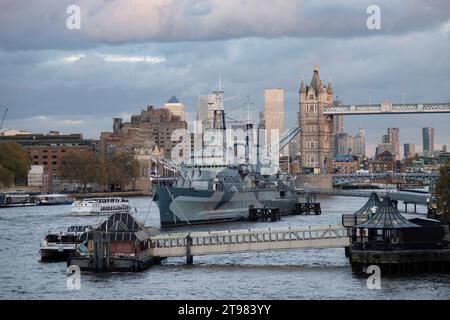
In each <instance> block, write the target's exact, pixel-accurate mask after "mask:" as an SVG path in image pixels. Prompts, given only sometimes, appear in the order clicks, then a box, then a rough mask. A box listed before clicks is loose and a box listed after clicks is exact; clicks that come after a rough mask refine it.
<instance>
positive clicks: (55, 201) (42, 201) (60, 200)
mask: <svg viewBox="0 0 450 320" xmlns="http://www.w3.org/2000/svg"><path fill="white" fill-rule="evenodd" d="M36 200H37V203H38V205H40V206H58V205H69V204H72V203H73V200H71V199H70V197H69V196H68V195H66V194H42V195H38V196H36Z"/></svg>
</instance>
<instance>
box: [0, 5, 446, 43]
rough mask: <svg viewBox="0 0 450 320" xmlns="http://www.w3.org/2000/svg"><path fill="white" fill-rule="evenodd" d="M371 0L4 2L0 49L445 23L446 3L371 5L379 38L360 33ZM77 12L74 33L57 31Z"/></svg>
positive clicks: (347, 32)
mask: <svg viewBox="0 0 450 320" xmlns="http://www.w3.org/2000/svg"><path fill="white" fill-rule="evenodd" d="M372 3H373V1H372V0H350V1H344V0H245V1H243V0H226V1H225V0H200V1H193V0H152V1H148V0H136V1H133V2H132V3H130V2H129V1H127V0H116V1H102V0H91V1H88V0H78V1H76V0H61V1H52V0H39V1H37V0H32V1H23V0H22V1H11V0H6V1H3V2H2V3H1V4H0V9H1V10H0V30H1V31H0V43H1V47H3V48H5V49H8V50H14V49H27V48H35V49H49V48H50V49H76V48H89V47H95V46H97V45H98V44H100V43H103V44H114V45H117V44H126V43H129V42H146V41H157V42H172V41H205V40H224V39H234V38H245V37H263V38H276V37H282V36H290V37H297V38H311V37H329V38H332V37H342V38H345V37H353V36H376V35H389V34H403V33H411V32H414V31H418V30H426V29H430V28H433V27H436V26H437V25H440V24H442V23H445V22H446V21H448V20H449V18H450V14H449V12H450V3H449V2H447V1H438V0H409V1H406V0H403V1H395V2H394V1H388V0H379V1H377V4H378V5H379V6H380V7H381V13H382V16H381V17H382V30H376V31H370V30H368V29H367V28H366V19H367V17H368V15H367V13H366V8H367V7H368V6H369V5H371V4H372ZM70 4H78V5H79V6H80V7H81V12H82V28H81V30H79V31H73V30H72V31H71V30H68V29H67V28H66V27H65V22H66V19H67V14H66V11H65V10H66V8H67V6H68V5H70Z"/></svg>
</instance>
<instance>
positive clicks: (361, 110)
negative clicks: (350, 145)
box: [323, 101, 450, 115]
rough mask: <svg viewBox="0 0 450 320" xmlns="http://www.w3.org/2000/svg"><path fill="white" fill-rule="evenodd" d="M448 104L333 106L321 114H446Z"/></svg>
mask: <svg viewBox="0 0 450 320" xmlns="http://www.w3.org/2000/svg"><path fill="white" fill-rule="evenodd" d="M447 112H450V103H395V104H393V103H390V102H389V101H385V102H384V103H382V104H359V105H335V106H329V107H325V108H324V111H323V113H324V114H328V115H340V114H342V115H369V114H405V113H410V114H414V113H418V114H428V113H447Z"/></svg>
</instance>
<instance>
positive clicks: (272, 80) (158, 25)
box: [0, 0, 450, 154]
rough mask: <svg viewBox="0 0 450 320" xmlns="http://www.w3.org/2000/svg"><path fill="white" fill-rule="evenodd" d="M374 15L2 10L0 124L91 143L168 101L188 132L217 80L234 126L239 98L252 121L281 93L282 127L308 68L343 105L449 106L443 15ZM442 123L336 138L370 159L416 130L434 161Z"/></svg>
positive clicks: (448, 27)
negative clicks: (388, 137)
mask: <svg viewBox="0 0 450 320" xmlns="http://www.w3.org/2000/svg"><path fill="white" fill-rule="evenodd" d="M372 2H373V1H366V0H360V1H344V0H316V1H310V0H298V1H296V0H273V1H267V0H266V1H264V0H259V1H256V0H247V1H244V2H242V1H239V0H227V1H220V0H197V1H194V0H158V1H144V0H137V1H133V5H131V4H130V2H129V1H125V0H116V1H102V0H92V1H84V0H80V1H75V0H70V1H66V0H61V1H57V2H55V1H51V0H40V1H37V0H32V1H3V2H1V3H0V115H3V111H4V108H5V107H8V108H9V113H8V117H7V119H6V121H5V125H4V126H5V128H13V129H26V130H29V131H32V132H48V131H50V130H60V131H63V132H67V133H78V132H79V133H83V134H84V136H85V137H87V138H98V137H99V134H100V132H101V131H110V130H111V127H112V118H113V117H124V118H125V119H126V118H128V117H130V115H131V114H138V113H139V112H140V110H141V109H142V108H143V107H145V106H146V105H156V106H163V105H164V103H165V102H166V101H167V100H169V99H170V98H171V97H172V96H173V95H175V96H176V97H177V98H178V99H179V100H180V101H181V102H182V103H183V104H184V105H185V106H186V109H185V110H186V113H187V114H188V117H189V119H190V120H191V121H192V120H194V119H195V114H196V111H197V101H198V96H199V95H205V94H209V93H210V92H211V91H213V90H215V89H217V87H218V79H219V75H221V77H222V88H223V89H224V90H225V99H227V98H233V99H230V100H226V102H225V107H226V111H227V112H228V113H229V115H230V116H234V117H239V115H241V114H245V115H246V108H245V107H244V104H245V102H246V101H247V96H250V100H251V101H252V102H254V105H255V108H257V109H258V111H263V108H264V90H265V89H267V88H283V89H284V96H285V124H286V127H288V126H289V125H290V124H292V119H295V116H296V113H297V112H298V89H299V85H300V82H301V79H302V77H304V79H305V81H306V82H308V81H309V80H310V79H311V75H312V72H313V65H314V64H318V65H319V72H320V76H321V78H322V80H323V81H326V82H327V81H328V79H329V78H331V81H332V85H333V89H334V94H335V95H336V96H338V97H339V100H342V101H343V103H344V104H358V103H369V99H370V101H371V102H372V103H381V102H382V101H383V100H385V99H388V100H390V101H392V102H395V103H401V102H402V100H403V98H404V99H405V102H406V103H408V102H450V77H449V74H450V55H449V54H448V52H450V41H449V40H450V3H449V2H445V1H434V0H433V1H429V0H412V1H406V0H405V1H395V3H394V2H392V1H387V0H380V1H377V2H378V3H377V4H378V5H379V6H380V8H381V18H382V20H381V23H382V28H381V30H372V31H371V30H368V29H367V27H366V19H367V17H368V15H367V13H366V8H367V7H368V6H369V5H371V4H372ZM71 4H76V5H79V6H80V8H81V13H82V20H81V22H82V23H81V29H80V30H68V29H67V28H66V19H67V17H68V15H67V13H66V8H67V7H68V6H69V5H71ZM11 17H14V19H12V18H11ZM280 17H283V19H280ZM369 97H370V98H369ZM253 114H254V116H256V115H257V114H258V112H253ZM449 120H450V115H449V114H437V115H389V116H351V117H350V116H348V117H345V120H344V123H345V124H344V126H345V129H344V130H345V131H346V132H348V133H349V134H352V135H355V134H356V133H357V130H358V128H360V127H362V128H365V129H366V150H367V151H368V153H369V154H370V153H373V150H374V148H375V146H376V145H377V144H378V143H380V137H381V135H382V134H383V133H384V132H386V129H387V128H389V127H398V128H400V143H401V144H402V145H403V143H415V144H416V145H417V146H418V148H421V146H422V136H421V128H422V127H434V128H435V145H436V147H435V148H439V146H441V145H443V144H447V145H450V126H448V123H449Z"/></svg>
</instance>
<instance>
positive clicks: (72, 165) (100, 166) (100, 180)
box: [61, 152, 107, 191]
mask: <svg viewBox="0 0 450 320" xmlns="http://www.w3.org/2000/svg"><path fill="white" fill-rule="evenodd" d="M61 169H62V170H61V176H62V178H63V179H67V180H70V181H76V182H78V183H79V184H80V185H81V189H82V191H86V188H87V185H88V184H93V183H97V184H99V185H101V186H103V185H105V184H106V182H107V172H106V164H105V159H104V158H103V157H101V156H100V155H98V154H96V153H94V152H68V153H67V154H65V155H64V156H63V157H62V167H61Z"/></svg>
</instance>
